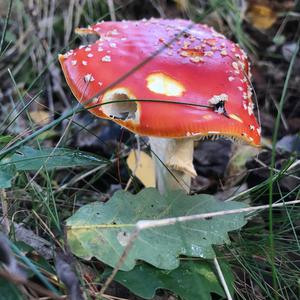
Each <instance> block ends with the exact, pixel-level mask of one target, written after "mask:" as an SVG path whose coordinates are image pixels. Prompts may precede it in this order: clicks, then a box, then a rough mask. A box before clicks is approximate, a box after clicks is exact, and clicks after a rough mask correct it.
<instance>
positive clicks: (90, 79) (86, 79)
mask: <svg viewBox="0 0 300 300" xmlns="http://www.w3.org/2000/svg"><path fill="white" fill-rule="evenodd" d="M94 80H95V78H94V77H93V76H92V74H86V75H84V81H85V82H92V81H94Z"/></svg>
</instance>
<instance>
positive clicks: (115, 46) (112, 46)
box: [109, 43, 117, 48]
mask: <svg viewBox="0 0 300 300" xmlns="http://www.w3.org/2000/svg"><path fill="white" fill-rule="evenodd" d="M109 46H110V47H111V48H117V44H116V43H109Z"/></svg>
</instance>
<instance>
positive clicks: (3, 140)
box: [0, 135, 13, 147]
mask: <svg viewBox="0 0 300 300" xmlns="http://www.w3.org/2000/svg"><path fill="white" fill-rule="evenodd" d="M12 139H13V137H12V136H11V135H0V147H3V146H5V145H7V144H8V143H9V142H10V141H11V140H12Z"/></svg>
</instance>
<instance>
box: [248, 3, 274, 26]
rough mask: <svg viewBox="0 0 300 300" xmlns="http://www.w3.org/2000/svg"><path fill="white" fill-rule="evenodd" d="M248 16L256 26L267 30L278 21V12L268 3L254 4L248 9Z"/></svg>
mask: <svg viewBox="0 0 300 300" xmlns="http://www.w3.org/2000/svg"><path fill="white" fill-rule="evenodd" d="M247 18H248V20H249V21H250V23H251V24H252V25H253V26H254V27H255V28H257V29H260V30H267V29H269V28H270V27H272V25H273V24H274V23H275V22H276V20H277V14H276V12H275V11H273V10H272V9H271V8H270V7H268V6H266V5H260V4H252V5H250V7H249V9H248V12H247Z"/></svg>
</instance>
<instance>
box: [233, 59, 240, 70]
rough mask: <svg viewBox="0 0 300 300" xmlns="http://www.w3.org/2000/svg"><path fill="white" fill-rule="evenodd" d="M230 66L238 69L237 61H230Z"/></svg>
mask: <svg viewBox="0 0 300 300" xmlns="http://www.w3.org/2000/svg"><path fill="white" fill-rule="evenodd" d="M232 67H233V68H234V69H235V70H238V69H239V65H238V63H237V62H236V61H234V62H233V63H232Z"/></svg>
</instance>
